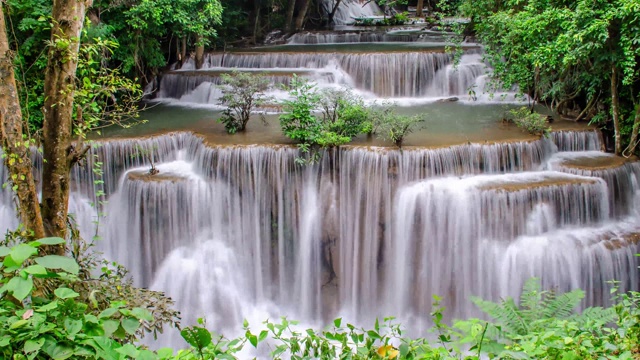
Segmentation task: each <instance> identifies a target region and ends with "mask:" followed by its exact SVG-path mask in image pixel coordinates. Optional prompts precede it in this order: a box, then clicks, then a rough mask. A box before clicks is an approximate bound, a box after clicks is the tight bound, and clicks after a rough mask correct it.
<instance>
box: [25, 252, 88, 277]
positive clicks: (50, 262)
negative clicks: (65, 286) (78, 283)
mask: <svg viewBox="0 0 640 360" xmlns="http://www.w3.org/2000/svg"><path fill="white" fill-rule="evenodd" d="M35 261H36V263H38V264H40V265H42V266H44V267H46V268H47V269H60V270H64V271H66V272H68V273H71V274H75V275H77V274H78V272H79V271H80V266H78V263H77V262H76V261H75V260H74V259H72V258H69V257H66V256H60V255H47V256H43V257H38V258H35Z"/></svg>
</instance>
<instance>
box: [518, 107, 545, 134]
mask: <svg viewBox="0 0 640 360" xmlns="http://www.w3.org/2000/svg"><path fill="white" fill-rule="evenodd" d="M509 116H510V117H509V121H511V122H513V123H514V124H516V126H517V127H519V128H521V129H523V130H525V131H526V132H528V133H529V134H532V135H544V136H547V135H548V134H549V132H550V131H551V128H550V127H549V124H548V123H547V119H546V117H544V116H542V115H540V114H538V113H536V112H531V111H530V110H529V109H528V108H526V107H524V106H523V107H520V108H518V109H512V110H510V111H509Z"/></svg>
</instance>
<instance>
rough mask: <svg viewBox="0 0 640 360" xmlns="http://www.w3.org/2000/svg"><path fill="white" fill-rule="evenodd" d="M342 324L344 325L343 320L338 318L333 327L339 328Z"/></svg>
mask: <svg viewBox="0 0 640 360" xmlns="http://www.w3.org/2000/svg"><path fill="white" fill-rule="evenodd" d="M341 324H342V318H337V319H335V320H333V326H335V327H337V328H339V327H340V325H341Z"/></svg>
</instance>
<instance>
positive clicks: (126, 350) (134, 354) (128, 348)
mask: <svg viewBox="0 0 640 360" xmlns="http://www.w3.org/2000/svg"><path fill="white" fill-rule="evenodd" d="M116 351H117V352H119V353H120V354H122V355H124V356H128V357H130V358H132V359H137V358H138V354H139V353H140V350H138V349H137V348H136V347H135V346H133V345H131V344H125V345H124V346H122V347H121V348H119V349H116Z"/></svg>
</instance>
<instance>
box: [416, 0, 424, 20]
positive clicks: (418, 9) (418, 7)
mask: <svg viewBox="0 0 640 360" xmlns="http://www.w3.org/2000/svg"><path fill="white" fill-rule="evenodd" d="M423 7H424V0H418V5H416V17H423V16H424V14H423V13H422V8H423Z"/></svg>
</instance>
